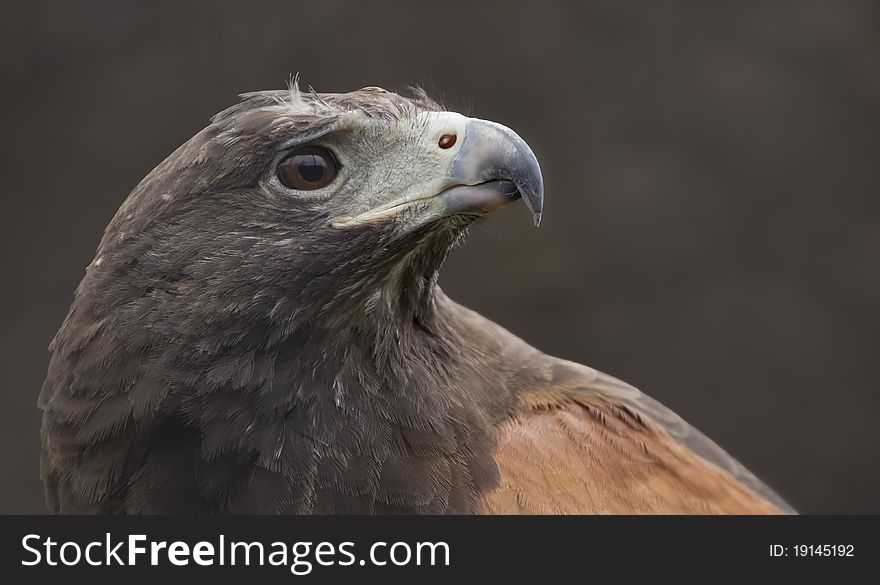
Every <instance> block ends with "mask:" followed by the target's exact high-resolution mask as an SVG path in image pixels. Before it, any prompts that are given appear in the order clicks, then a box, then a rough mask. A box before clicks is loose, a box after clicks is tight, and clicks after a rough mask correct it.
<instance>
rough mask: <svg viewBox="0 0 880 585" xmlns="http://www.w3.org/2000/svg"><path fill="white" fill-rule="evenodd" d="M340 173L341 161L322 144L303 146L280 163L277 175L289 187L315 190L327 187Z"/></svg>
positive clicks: (300, 189) (276, 169)
mask: <svg viewBox="0 0 880 585" xmlns="http://www.w3.org/2000/svg"><path fill="white" fill-rule="evenodd" d="M337 174H339V162H338V161H337V160H336V157H335V156H333V153H332V152H330V151H329V150H328V149H326V148H323V147H321V146H301V147H299V148H296V149H294V150H293V151H291V152H290V154H288V155H287V156H285V157H284V158H283V159H281V161H280V162H279V163H278V166H277V167H276V168H275V176H277V177H278V181H279V182H280V183H281V184H282V185H284V186H285V187H287V188H288V189H296V190H297V191H314V190H316V189H321V188H322V187H326V186H327V185H329V184H330V183H332V182H333V179H335V178H336V175H337Z"/></svg>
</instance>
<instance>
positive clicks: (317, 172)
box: [296, 154, 327, 183]
mask: <svg viewBox="0 0 880 585" xmlns="http://www.w3.org/2000/svg"><path fill="white" fill-rule="evenodd" d="M296 158H297V159H300V160H299V161H298V166H297V170H298V171H299V174H300V175H301V176H302V178H303V179H305V180H306V181H308V182H310V183H315V182H317V181H320V180H321V179H323V178H324V174H325V172H326V169H327V163H326V162H325V161H324V159H322V158H318V157H317V156H315V155H313V154H311V155H309V154H307V155H303V156H298V157H296Z"/></svg>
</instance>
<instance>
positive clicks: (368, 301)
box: [39, 86, 790, 514]
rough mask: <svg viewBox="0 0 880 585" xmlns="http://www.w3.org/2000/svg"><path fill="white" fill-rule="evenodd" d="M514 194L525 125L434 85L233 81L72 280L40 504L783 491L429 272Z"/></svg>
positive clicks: (535, 504) (45, 404)
mask: <svg viewBox="0 0 880 585" xmlns="http://www.w3.org/2000/svg"><path fill="white" fill-rule="evenodd" d="M453 137H454V138H453ZM519 198H522V200H523V201H524V202H525V204H526V205H527V206H528V208H529V210H530V211H531V214H532V218H533V219H534V221H535V222H536V223H538V222H539V221H540V218H541V213H542V203H543V179H542V177H541V172H540V168H539V166H538V162H537V159H536V158H535V156H534V154H533V153H532V151H531V150H530V149H529V147H528V146H527V145H526V143H525V142H524V141H523V140H522V139H521V138H520V137H519V136H517V135H516V134H515V133H514V132H513V131H512V130H510V129H509V128H506V127H504V126H501V125H499V124H495V123H492V122H487V121H483V120H475V119H470V118H465V117H464V116H461V115H459V114H455V113H453V112H443V111H441V110H440V108H439V106H437V105H436V104H434V103H433V102H431V101H430V100H428V99H427V98H426V97H424V95H417V96H416V98H414V99H407V98H404V97H401V96H399V95H396V94H393V93H390V92H386V91H384V90H381V89H379V88H365V89H362V90H358V91H355V92H351V93H349V94H316V93H311V94H302V93H300V92H299V91H298V89H297V88H296V87H295V86H294V87H293V88H291V90H290V91H278V92H258V93H253V94H247V95H245V96H244V99H243V100H242V102H241V103H240V104H237V105H235V106H233V107H231V108H229V109H227V110H226V111H224V112H221V113H220V114H218V115H217V116H215V117H214V118H213V119H212V120H211V123H210V124H209V125H208V127H206V128H205V129H204V130H202V131H201V132H199V133H198V134H196V135H195V136H194V137H193V138H192V139H190V140H189V141H188V142H187V143H186V144H184V145H183V146H181V147H180V148H179V149H178V150H176V151H175V152H174V153H172V154H171V155H170V156H169V157H168V158H167V159H166V160H165V161H163V162H162V163H161V164H160V165H159V166H158V167H156V169H154V170H153V171H152V172H151V173H150V174H149V175H147V177H145V178H144V179H143V180H142V181H141V182H140V184H138V186H137V187H135V189H134V190H133V191H132V193H131V194H130V195H129V197H128V198H127V199H126V201H125V202H124V203H123V204H122V206H121V207H120V209H119V211H118V213H117V214H116V216H115V217H114V218H113V220H112V222H111V223H110V225H109V226H108V227H107V230H106V232H105V234H104V236H103V238H102V239H101V242H100V244H99V246H98V251H97V254H96V256H95V259H94V261H93V262H92V263H91V264H90V265H89V266H88V268H87V270H86V274H85V275H84V277H83V279H82V282H81V283H80V285H79V287H78V288H77V291H76V295H75V297H74V301H73V304H72V306H71V308H70V312H69V313H68V315H67V318H66V319H65V321H64V323H63V324H62V326H61V328H60V329H59V331H58V334H57V335H56V336H55V339H54V340H53V342H52V345H51V347H50V350H51V352H52V358H51V361H50V364H49V370H48V373H47V376H46V381H45V383H44V385H43V390H42V392H41V395H40V401H39V405H40V408H41V409H42V410H43V425H42V439H43V451H42V458H41V476H42V478H43V481H44V484H45V488H46V501H47V504H48V505H49V507H50V509H51V510H52V511H54V512H57V513H102V514H141V513H261V514H264V513H265V514H268V513H274V514H304V513H318V514H320V513H327V514H339V513H365V514H376V513H407V514H415V513H422V514H424V513H447V514H452V513H467V514H474V513H567V514H569V513H570V514H575V513H576V514H582V513H764V512H776V511H790V509H789V508H787V507H786V505H785V504H784V502H782V500H780V499H779V498H778V497H777V496H776V495H775V494H773V492H772V491H771V490H769V489H767V488H766V486H764V485H763V484H761V482H759V481H758V480H757V479H755V477H754V476H752V475H751V474H750V473H749V472H748V471H746V470H745V469H744V468H742V466H740V465H739V464H738V463H737V462H736V461H735V460H734V459H733V458H731V457H730V456H729V455H727V454H726V453H725V452H724V451H723V450H721V449H720V448H719V447H718V446H716V445H715V444H714V443H712V442H711V441H710V440H709V439H707V438H706V437H704V436H703V435H701V434H700V433H698V432H696V431H694V430H693V429H692V428H691V427H690V426H689V425H687V424H686V423H684V421H682V420H681V419H680V418H678V417H677V416H676V415H675V414H674V413H672V412H670V411H669V410H668V409H666V408H664V407H663V406H662V405H660V404H658V403H657V402H655V401H653V400H651V399H650V398H648V397H647V396H645V395H643V394H641V393H640V392H638V391H637V390H635V389H634V388H632V387H630V386H627V385H626V384H624V383H622V382H620V381H618V380H615V379H614V378H611V377H609V376H605V375H603V374H600V373H598V372H596V371H595V370H591V369H589V368H586V367H584V366H579V365H577V364H573V363H570V362H565V361H562V360H558V359H555V358H552V357H549V356H546V355H544V354H543V353H541V352H540V351H538V350H536V349H534V348H532V347H530V346H529V345H527V344H526V343H524V342H523V341H521V340H520V339H518V338H517V337H515V336H514V335H511V334H510V333H508V332H507V331H505V330H504V329H502V328H501V327H499V326H498V325H496V324H494V323H492V322H490V321H488V320H486V319H484V318H483V317H481V316H480V315H477V314H476V313H474V312H472V311H469V310H468V309H466V308H464V307H461V306H459V305H457V304H455V303H454V302H452V301H451V300H449V299H448V298H447V297H446V296H445V295H444V294H443V292H442V291H441V290H440V288H439V287H438V286H437V278H438V270H439V269H440V266H441V265H442V264H443V261H444V260H445V258H446V255H447V254H448V252H449V250H450V249H451V248H452V246H454V245H455V244H456V243H458V242H460V241H461V240H462V238H463V236H464V234H465V233H466V231H467V228H468V226H469V225H470V224H471V223H473V222H474V221H475V220H476V219H477V218H478V217H480V216H482V215H484V214H485V213H487V212H489V211H492V210H493V209H495V208H497V207H499V206H501V205H504V204H506V203H508V202H511V201H514V200H516V199H519Z"/></svg>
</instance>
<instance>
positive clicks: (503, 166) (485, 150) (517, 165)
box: [438, 120, 544, 226]
mask: <svg viewBox="0 0 880 585" xmlns="http://www.w3.org/2000/svg"><path fill="white" fill-rule="evenodd" d="M450 175H451V176H450V180H451V181H452V182H453V185H452V186H450V187H449V188H448V189H446V190H444V191H442V192H441V193H440V194H439V195H438V198H439V199H440V201H442V202H443V203H444V205H445V206H446V209H447V211H448V212H449V215H453V214H456V213H464V212H473V211H479V212H484V213H485V212H489V211H492V210H494V209H497V208H498V207H501V206H502V205H504V204H506V203H509V202H511V201H515V200H516V199H519V198H520V197H521V198H522V200H523V202H524V203H525V204H526V207H528V208H529V211H531V212H532V219H533V220H534V222H535V225H536V226H537V225H540V223H541V213H542V212H543V209H544V179H543V177H542V176H541V167H540V166H539V165H538V159H537V158H535V154H534V153H533V152H532V149H531V148H529V145H528V144H526V142H525V140H523V139H522V138H520V137H519V136H518V135H517V134H516V132H514V131H513V130H511V129H510V128H508V127H506V126H502V125H501V124H496V123H495V122H488V121H486V120H470V121H468V122H467V124H466V125H465V138H464V143H463V144H462V146H461V150H460V151H459V153H458V156H456V157H455V160H453V162H452V167H451V169H450Z"/></svg>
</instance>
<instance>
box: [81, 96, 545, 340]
mask: <svg viewBox="0 0 880 585" xmlns="http://www.w3.org/2000/svg"><path fill="white" fill-rule="evenodd" d="M519 198H522V199H523V201H524V202H525V203H526V205H527V206H528V208H529V210H530V211H531V212H532V215H533V218H534V221H535V223H536V224H537V223H538V222H539V221H540V218H541V209H542V198H543V182H542V178H541V171H540V168H539V166H538V162H537V160H536V158H535V156H534V154H533V153H532V151H531V150H530V149H529V147H528V146H527V145H526V143H525V142H524V141H523V140H522V139H521V138H520V137H519V136H517V135H516V134H515V133H514V132H513V131H512V130H510V129H509V128H506V127H505V126H502V125H500V124H496V123H493V122H488V121H484V120H478V119H472V118H467V117H465V116H462V115H461V114H458V113H454V112H447V111H442V109H441V108H440V107H439V106H438V105H436V104H435V103H433V102H432V101H430V99H428V98H427V97H426V96H424V95H421V94H419V95H417V96H416V97H415V98H412V99H408V98H405V97H402V96H400V95H397V94H394V93H391V92H388V91H385V90H382V89H379V88H374V87H371V88H364V89H361V90H358V91H354V92H351V93H346V94H317V93H313V92H300V91H299V90H298V89H297V87H296V85H295V84H293V85H292V86H291V89H290V90H289V91H268V92H257V93H250V94H245V95H244V96H243V100H242V101H241V102H240V103H239V104H237V105H235V106H233V107H231V108H229V109H227V110H225V111H223V112H221V113H220V114H218V115H216V116H215V117H214V118H213V119H212V122H211V124H210V125H209V126H208V127H207V128H205V129H204V130H203V131H201V132H199V133H198V134H197V135H196V136H194V137H193V138H192V139H191V140H189V141H188V142H187V143H186V144H184V145H183V146H181V147H180V148H179V149H178V150H177V151H176V152H174V153H173V154H172V155H171V156H169V157H168V159H166V160H165V161H164V162H163V163H161V164H160V165H159V166H158V167H157V168H156V169H155V170H153V171H152V172H151V173H150V174H149V175H148V176H147V177H146V178H145V179H144V180H143V181H142V182H141V183H140V184H139V185H138V187H137V188H136V189H135V190H134V192H133V193H132V194H131V195H130V197H129V198H128V200H127V201H126V202H125V203H124V204H123V206H122V207H121V209H120V210H119V212H118V213H117V215H116V217H115V218H114V220H113V221H112V223H111V224H110V226H109V227H108V229H107V232H106V234H105V237H104V239H103V241H102V242H101V245H100V248H99V250H98V254H97V256H96V259H95V261H94V262H93V264H92V265H91V266H90V269H89V270H90V272H94V273H95V275H94V276H95V277H96V278H97V279H98V280H104V282H103V284H102V285H101V288H102V291H101V292H100V293H98V294H99V295H100V296H102V297H103V298H106V299H107V300H108V302H111V303H128V304H133V305H135V306H134V307H130V308H131V309H132V310H136V309H137V308H138V307H137V305H140V304H142V303H143V304H147V305H149V307H143V311H140V313H141V314H134V313H133V314H132V315H131V317H132V318H133V319H135V320H137V321H139V322H143V320H144V319H145V318H147V320H148V321H149V322H150V323H152V322H153V321H154V320H159V321H161V320H162V317H163V316H164V315H174V319H172V324H170V325H171V326H172V327H174V328H180V327H181V326H183V327H184V329H187V328H188V327H192V328H194V329H195V330H199V329H200V328H201V327H202V326H203V325H205V324H206V323H210V322H215V321H216V320H218V319H223V318H235V319H239V320H241V319H243V320H244V321H245V322H255V321H259V320H266V319H267V318H268V320H269V321H273V320H276V319H277V320H278V322H279V323H281V322H283V326H282V327H281V329H280V330H279V331H278V333H279V334H283V331H284V330H285V329H288V330H289V328H290V327H294V326H296V325H297V324H300V323H303V322H304V321H306V320H308V321H309V322H310V323H315V322H318V321H320V322H321V324H322V325H324V326H326V327H329V328H332V327H334V326H336V325H343V326H347V325H350V324H351V323H353V322H357V321H358V320H359V319H361V318H363V317H365V316H366V314H367V313H368V312H369V311H370V310H381V312H382V313H383V314H385V317H383V318H388V319H394V320H399V319H403V320H411V319H412V318H416V319H418V318H420V317H421V318H424V319H425V320H428V319H429V316H428V313H430V306H429V305H430V303H431V293H432V289H433V287H434V280H435V278H436V271H437V269H438V268H439V265H440V264H441V263H442V261H443V260H444V259H445V256H446V254H447V252H448V251H449V249H450V248H451V247H452V245H453V244H454V243H455V242H456V241H457V240H458V239H459V238H460V236H461V235H462V234H463V233H464V232H465V230H466V228H467V227H468V225H469V224H471V223H472V222H473V221H474V219H475V218H477V217H479V216H480V215H481V214H484V213H486V212H488V211H491V210H493V209H495V208H497V207H499V206H501V205H504V204H505V203H508V202H511V201H514V200H516V199H519ZM120 270H123V271H124V272H125V275H126V278H125V279H122V280H120V279H117V278H114V277H113V274H114V273H115V274H116V275H117V276H118V274H119V271H120ZM102 274H103V275H105V278H101V276H100V275H102ZM132 281H135V282H132ZM172 295H173V296H174V297H175V299H171V298H170V296H172ZM150 297H158V299H156V298H154V299H153V301H156V300H162V301H163V302H162V303H159V304H157V303H155V302H150V300H149V299H150ZM138 299H147V300H138ZM180 300H184V301H185V303H186V305H187V306H186V310H181V311H177V310H174V311H171V310H169V309H168V307H167V306H166V307H164V308H163V307H160V306H159V305H164V304H165V303H171V304H174V303H175V302H178V301H180ZM144 311H145V312H146V314H144ZM183 315H187V317H184V316H183ZM181 319H183V320H187V321H189V320H192V322H191V323H188V324H182V323H180V322H179V321H180V320H181ZM178 333H179V332H178Z"/></svg>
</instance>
